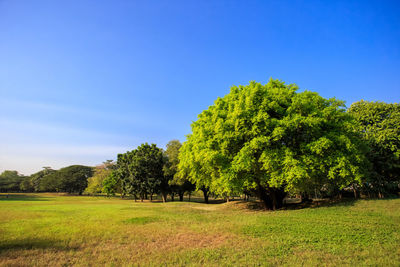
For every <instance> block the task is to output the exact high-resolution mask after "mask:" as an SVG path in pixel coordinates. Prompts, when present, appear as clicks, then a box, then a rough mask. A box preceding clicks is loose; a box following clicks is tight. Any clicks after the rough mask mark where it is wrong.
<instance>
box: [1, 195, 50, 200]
mask: <svg viewBox="0 0 400 267" xmlns="http://www.w3.org/2000/svg"><path fill="white" fill-rule="evenodd" d="M49 200H50V198H49V197H45V196H39V195H32V194H7V193H2V194H0V201H49Z"/></svg>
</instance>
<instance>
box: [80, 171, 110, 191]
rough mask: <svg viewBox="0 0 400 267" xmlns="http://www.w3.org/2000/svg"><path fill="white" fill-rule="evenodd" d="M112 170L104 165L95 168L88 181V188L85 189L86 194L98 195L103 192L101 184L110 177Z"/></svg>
mask: <svg viewBox="0 0 400 267" xmlns="http://www.w3.org/2000/svg"><path fill="white" fill-rule="evenodd" d="M111 172H112V169H109V168H107V166H106V165H104V164H103V165H100V166H97V167H96V169H95V172H94V175H93V176H92V177H90V178H89V179H88V186H87V187H86V189H85V193H86V194H92V195H93V194H98V193H102V192H103V183H104V180H106V179H107V178H108V177H109V176H110V175H111Z"/></svg>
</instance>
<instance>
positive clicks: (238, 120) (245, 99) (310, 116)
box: [179, 79, 365, 209]
mask: <svg viewBox="0 0 400 267" xmlns="http://www.w3.org/2000/svg"><path fill="white" fill-rule="evenodd" d="M297 89H298V88H297V86H296V85H285V84H284V83H283V82H281V81H279V80H272V79H271V80H270V81H269V82H268V84H266V85H262V84H260V83H256V82H251V83H250V84H249V85H247V86H239V87H236V86H234V87H232V88H231V91H230V93H229V94H227V95H226V96H225V97H223V98H218V99H217V100H216V101H215V102H214V105H212V106H210V107H209V108H208V109H207V110H205V111H203V112H202V113H201V114H200V115H199V117H198V120H197V121H195V122H194V123H193V124H192V134H190V135H188V136H187V141H186V142H184V143H183V146H182V148H181V151H180V154H179V159H180V163H179V168H180V172H181V173H182V174H187V175H188V176H189V177H190V179H191V181H192V182H195V183H196V186H197V188H199V189H200V188H205V189H206V190H207V189H209V190H210V191H212V192H214V193H216V194H218V195H225V196H229V195H231V194H236V193H243V192H244V191H252V192H255V193H257V195H258V196H259V197H260V199H261V200H262V201H263V202H264V204H265V207H266V208H269V209H276V208H279V207H281V206H282V205H283V198H284V197H285V194H286V193H287V192H291V193H295V192H304V191H307V190H311V189H314V188H315V187H317V186H318V187H319V188H321V187H322V186H323V185H325V184H331V185H334V186H335V187H338V188H344V187H346V186H348V185H349V184H352V183H360V182H361V179H362V177H363V170H362V168H361V167H360V166H362V164H363V163H362V162H363V161H364V160H365V158H364V156H363V151H362V150H360V145H361V144H360V139H359V138H358V137H357V135H356V134H354V132H353V131H352V129H351V127H350V126H351V123H352V118H351V116H350V115H349V114H347V113H346V112H345V109H344V104H343V102H342V101H338V100H336V99H324V98H323V97H321V96H319V95H318V94H317V93H313V92H309V91H305V92H302V93H297V92H296V91H297Z"/></svg>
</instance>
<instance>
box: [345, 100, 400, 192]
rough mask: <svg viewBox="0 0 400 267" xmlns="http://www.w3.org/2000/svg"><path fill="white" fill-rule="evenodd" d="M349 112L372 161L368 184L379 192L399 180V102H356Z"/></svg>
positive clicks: (393, 186)
mask: <svg viewBox="0 0 400 267" xmlns="http://www.w3.org/2000/svg"><path fill="white" fill-rule="evenodd" d="M349 113H350V114H351V115H353V116H354V118H355V119H356V121H357V124H356V129H357V131H358V132H360V133H361V134H362V136H363V138H364V140H365V141H366V142H367V144H368V145H369V148H370V150H369V153H368V159H369V160H370V162H371V163H372V167H373V170H372V173H371V175H370V179H369V180H368V182H369V183H371V184H372V185H373V188H375V189H377V190H378V191H379V195H381V196H382V195H383V193H384V192H385V191H388V192H390V191H393V188H397V190H398V184H399V183H400V104H397V103H394V104H387V103H384V102H368V101H359V102H356V103H353V104H352V105H351V107H350V109H349Z"/></svg>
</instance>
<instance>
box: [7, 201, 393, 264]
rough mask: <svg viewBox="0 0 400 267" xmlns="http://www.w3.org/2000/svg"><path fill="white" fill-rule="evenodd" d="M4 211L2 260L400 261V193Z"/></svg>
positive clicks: (10, 205) (24, 204) (34, 205)
mask: <svg viewBox="0 0 400 267" xmlns="http://www.w3.org/2000/svg"><path fill="white" fill-rule="evenodd" d="M0 214H1V216H0V265H5V266H7V265H10V266H16V265H17V266H27V265H29V266H32V265H40V266H42V265H50V266H67V265H80V266H87V265H92V266H98V265H106V266H121V265H123V266H127V265H128V266H135V265H152V266H159V265H173V266H177V265H178V266H179V265H194V266H198V265H211V266H220V265H229V266H232V265H249V266H253V265H261V266H273V265H287V266H289V265H291V266H293V265H295V266H298V265H305V266H321V265H322V266H338V265H340V266H342V265H348V266H350V265H351V266H354V265H363V266H365V265H368V266H371V265H372V266H399V265H400V199H390V200H359V201H351V202H343V203H339V204H335V205H330V206H322V207H317V208H306V209H299V210H281V211H276V212H266V211H254V210H251V209H246V208H245V203H238V202H232V203H226V204H210V205H205V204H201V203H189V202H177V201H175V202H168V203H165V204H163V203H149V202H144V203H139V202H137V203H135V202H134V201H132V200H121V199H116V198H111V199H109V198H104V197H85V196H81V197H78V196H60V195H56V194H25V195H22V194H19V195H11V196H10V198H8V199H7V198H5V196H4V195H3V196H2V195H0Z"/></svg>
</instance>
